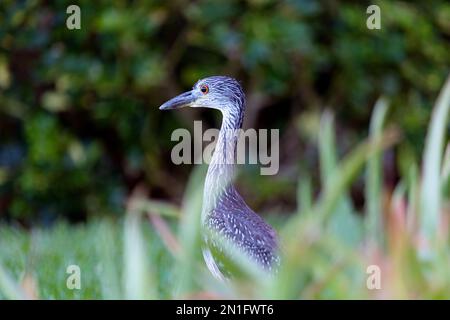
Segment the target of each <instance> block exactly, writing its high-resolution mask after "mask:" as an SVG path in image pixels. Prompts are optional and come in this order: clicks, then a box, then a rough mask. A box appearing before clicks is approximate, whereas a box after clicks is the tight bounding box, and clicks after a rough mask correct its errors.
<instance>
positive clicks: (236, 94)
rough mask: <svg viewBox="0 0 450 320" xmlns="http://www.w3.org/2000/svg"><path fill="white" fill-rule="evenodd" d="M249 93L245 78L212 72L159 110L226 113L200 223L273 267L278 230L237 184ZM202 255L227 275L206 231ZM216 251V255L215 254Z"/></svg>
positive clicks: (265, 266) (213, 269) (216, 272)
mask: <svg viewBox="0 0 450 320" xmlns="http://www.w3.org/2000/svg"><path fill="white" fill-rule="evenodd" d="M245 104H246V102H245V94H244V91H243V89H242V87H241V85H240V83H239V82H238V81H237V80H235V79H234V78H231V77H227V76H211V77H207V78H204V79H201V80H199V81H197V82H196V83H195V85H194V86H193V87H192V90H189V91H187V92H184V93H182V94H180V95H178V96H176V97H174V98H172V99H170V100H169V101H167V102H165V103H164V104H162V105H161V106H160V108H159V109H160V110H172V109H179V108H183V107H192V108H212V109H217V110H220V111H221V113H222V125H221V128H220V131H219V135H218V138H217V141H216V146H215V149H214V153H213V155H212V157H211V161H210V163H209V167H208V171H207V174H206V178H205V183H204V189H203V204H202V213H201V223H202V225H203V227H204V228H206V229H204V230H207V231H211V232H214V233H216V234H218V235H220V236H222V237H224V238H225V239H227V240H228V241H230V242H231V243H232V244H234V245H236V247H237V248H240V249H241V250H242V251H243V252H244V254H246V255H247V256H248V257H249V258H250V259H252V260H253V261H254V262H255V263H256V264H258V265H259V266H261V267H262V268H263V269H264V270H266V271H268V272H272V271H273V269H275V265H277V264H278V263H279V260H278V254H277V251H278V240H277V234H276V232H275V231H274V229H273V228H272V227H271V226H269V225H268V224H267V223H266V222H265V221H264V220H263V219H262V218H261V217H260V216H259V215H258V214H256V213H255V212H254V211H253V210H252V209H250V207H249V206H248V205H247V204H246V202H245V201H244V199H243V198H242V196H241V195H240V194H239V193H238V191H237V190H236V188H235V186H234V185H233V180H234V175H235V163H236V161H235V160H236V153H237V152H236V147H237V141H238V134H236V133H237V132H238V131H239V130H240V129H241V128H242V122H243V118H244V113H245ZM203 240H204V241H203V244H204V245H203V248H202V252H203V257H204V260H205V263H206V265H207V267H208V269H209V270H210V271H211V273H212V274H213V275H214V276H215V277H216V278H218V279H221V280H225V279H228V278H229V276H230V274H229V273H228V272H227V270H224V269H225V268H224V266H223V263H222V262H221V261H220V259H218V258H217V257H214V255H213V254H212V252H217V251H214V250H211V249H212V248H214V249H219V250H220V251H223V250H221V248H220V244H219V243H218V242H217V241H216V240H214V239H213V237H211V233H208V232H206V233H205V234H204V237H203ZM216 256H217V255H216Z"/></svg>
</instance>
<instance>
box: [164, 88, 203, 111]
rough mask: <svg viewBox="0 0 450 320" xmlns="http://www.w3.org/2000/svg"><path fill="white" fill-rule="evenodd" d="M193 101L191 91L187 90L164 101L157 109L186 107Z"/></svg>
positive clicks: (193, 97)
mask: <svg viewBox="0 0 450 320" xmlns="http://www.w3.org/2000/svg"><path fill="white" fill-rule="evenodd" d="M194 101H195V96H194V93H193V92H192V91H188V92H185V93H182V94H180V95H179V96H176V97H175V98H172V99H170V100H169V101H167V102H165V103H164V104H162V105H161V106H160V107H159V110H171V109H179V108H183V107H188V106H189V105H190V104H191V103H192V102H194Z"/></svg>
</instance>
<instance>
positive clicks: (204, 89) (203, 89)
mask: <svg viewBox="0 0 450 320" xmlns="http://www.w3.org/2000/svg"><path fill="white" fill-rule="evenodd" d="M200 91H201V92H202V93H203V94H207V93H208V92H209V87H208V86H207V85H206V84H204V85H202V86H201V87H200Z"/></svg>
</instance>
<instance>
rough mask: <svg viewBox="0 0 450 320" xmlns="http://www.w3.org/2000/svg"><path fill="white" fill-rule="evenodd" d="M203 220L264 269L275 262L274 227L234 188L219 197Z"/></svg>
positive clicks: (276, 259)
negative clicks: (251, 207)
mask: <svg viewBox="0 0 450 320" xmlns="http://www.w3.org/2000/svg"><path fill="white" fill-rule="evenodd" d="M206 224H207V226H208V227H209V228H211V229H212V230H215V231H217V232H219V234H221V235H223V236H225V237H226V238H228V239H230V240H231V241H232V242H233V243H235V244H236V245H237V246H238V247H240V248H242V249H243V250H244V251H245V252H246V253H248V254H249V256H250V257H252V258H253V259H255V260H256V261H257V262H259V263H260V264H261V265H262V266H263V267H264V268H265V269H268V270H270V269H272V267H273V265H274V264H275V263H277V262H278V257H277V238H276V233H275V231H274V230H273V229H272V228H271V227H270V226H269V225H268V224H267V223H265V222H264V220H263V219H262V218H261V217H260V216H258V215H257V214H256V213H255V212H253V211H252V210H251V209H250V208H249V207H248V206H247V204H245V202H244V200H243V199H242V198H241V197H240V195H239V194H238V193H237V192H231V194H230V193H227V194H226V195H225V196H224V197H221V199H220V200H219V201H218V203H217V206H216V207H215V208H214V209H213V211H212V212H211V213H210V214H209V216H208V218H207V220H206Z"/></svg>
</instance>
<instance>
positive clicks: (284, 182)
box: [0, 0, 450, 225]
mask: <svg viewBox="0 0 450 320" xmlns="http://www.w3.org/2000/svg"><path fill="white" fill-rule="evenodd" d="M70 4H78V5H79V6H80V7H81V30H68V29H67V28H66V19H67V17H68V14H66V8H67V6H69V5H70ZM370 4H377V5H379V6H380V8H381V25H382V29H381V30H369V29H367V27H366V19H367V17H368V16H369V15H368V14H366V8H367V7H368V6H369V5H370ZM449 53H450V3H449V2H448V1H446V0H442V1H439V0H435V1H421V2H418V1H417V2H413V3H409V2H403V1H332V0H329V1H323V2H320V3H319V2H317V1H302V0H297V1H295V0H290V1H271V0H250V1H234V0H231V1H230V0H226V1H225V0H221V1H87V0H86V1H38V0H34V1H33V0H30V1H12V0H2V1H1V2H0V220H4V221H18V222H20V223H21V224H24V225H30V224H32V223H36V222H39V223H44V224H49V223H51V222H52V221H55V220H57V219H59V218H67V219H68V220H70V221H84V220H86V219H87V218H90V217H95V216H103V215H121V214H122V213H123V209H124V202H125V199H126V197H127V196H128V195H129V194H130V192H131V191H132V190H133V188H134V187H135V186H136V185H138V184H141V183H143V184H145V185H146V186H147V188H148V196H149V197H151V198H155V199H165V200H168V201H170V202H173V203H180V201H181V197H182V195H183V191H184V189H185V186H186V181H187V178H188V176H189V173H190V171H191V170H192V167H193V166H192V165H182V166H176V165H174V164H173V163H172V162H171V160H170V151H171V148H172V146H173V145H175V144H176V142H172V141H170V134H171V132H172V130H174V129H176V128H188V129H191V128H192V126H193V120H200V119H202V120H204V121H205V123H206V124H207V125H208V126H211V127H218V126H219V124H220V114H219V113H217V112H215V111H211V110H197V109H196V110H183V111H180V112H172V113H167V112H166V113H164V112H160V111H159V110H158V106H159V105H160V104H161V103H162V102H164V101H165V100H167V99H168V98H171V97H172V96H174V95H176V94H178V93H180V92H181V91H183V90H185V89H187V88H189V87H191V86H192V85H193V84H194V83H195V81H197V80H198V79H199V78H202V77H206V76H210V75H230V76H233V77H236V78H237V79H239V80H240V81H241V82H242V84H243V86H244V89H245V91H246V95H247V113H246V119H245V123H244V127H245V128H249V127H251V128H256V129H257V128H268V129H270V128H277V129H280V161H281V166H280V172H279V173H278V175H276V176H275V177H273V178H272V177H264V176H260V175H259V174H258V172H259V171H257V169H255V168H254V166H253V167H252V166H249V167H246V168H242V169H243V170H242V174H241V177H240V179H239V182H238V184H239V189H240V190H241V192H242V193H243V195H244V198H245V199H247V201H248V203H249V205H250V206H251V207H252V208H253V209H255V211H257V212H258V211H260V212H291V211H293V210H294V208H295V206H296V195H295V193H296V187H297V176H298V175H300V177H301V172H302V171H303V170H307V171H309V172H311V174H312V175H313V183H314V186H315V187H316V189H317V180H318V179H319V173H318V169H317V162H318V159H317V147H316V142H317V141H316V140H317V137H316V134H315V133H316V132H317V127H318V126H319V118H320V113H321V112H322V111H323V110H325V109H331V110H332V111H333V112H334V113H335V115H336V127H337V133H338V135H337V142H338V146H337V148H338V152H339V153H340V154H343V153H345V152H346V151H348V150H349V149H350V148H351V147H352V146H354V145H355V143H356V142H357V141H359V140H361V139H362V138H363V137H365V136H366V135H367V130H368V124H369V118H370V114H371V112H372V108H373V105H374V103H375V101H376V99H377V98H378V97H379V96H380V95H385V96H386V97H388V98H389V100H390V101H391V109H390V113H389V115H388V123H391V124H395V125H397V126H398V127H399V128H400V129H401V131H402V133H403V141H402V144H401V146H400V147H397V148H396V149H394V151H390V152H389V153H387V155H386V156H385V158H384V160H383V166H384V172H385V177H386V178H385V179H386V181H385V184H386V185H387V187H388V188H389V186H393V185H395V183H396V182H397V179H398V176H399V175H400V174H401V172H402V170H404V168H403V167H402V162H403V161H409V160H411V158H413V159H415V160H416V161H420V154H421V152H422V149H423V143H424V136H425V134H426V130H427V123H428V122H429V119H430V114H431V107H432V105H433V103H434V101H435V99H436V97H437V95H438V92H439V89H440V88H441V87H442V85H443V83H444V80H445V77H446V76H447V74H448V72H449V70H450V54H449ZM447 128H448V132H450V126H449V125H447ZM362 183H363V181H360V182H358V181H356V182H355V185H354V186H353V188H352V196H353V200H354V202H355V204H356V205H357V206H362V205H363V203H364V198H363V191H362V186H361V184H362Z"/></svg>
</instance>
